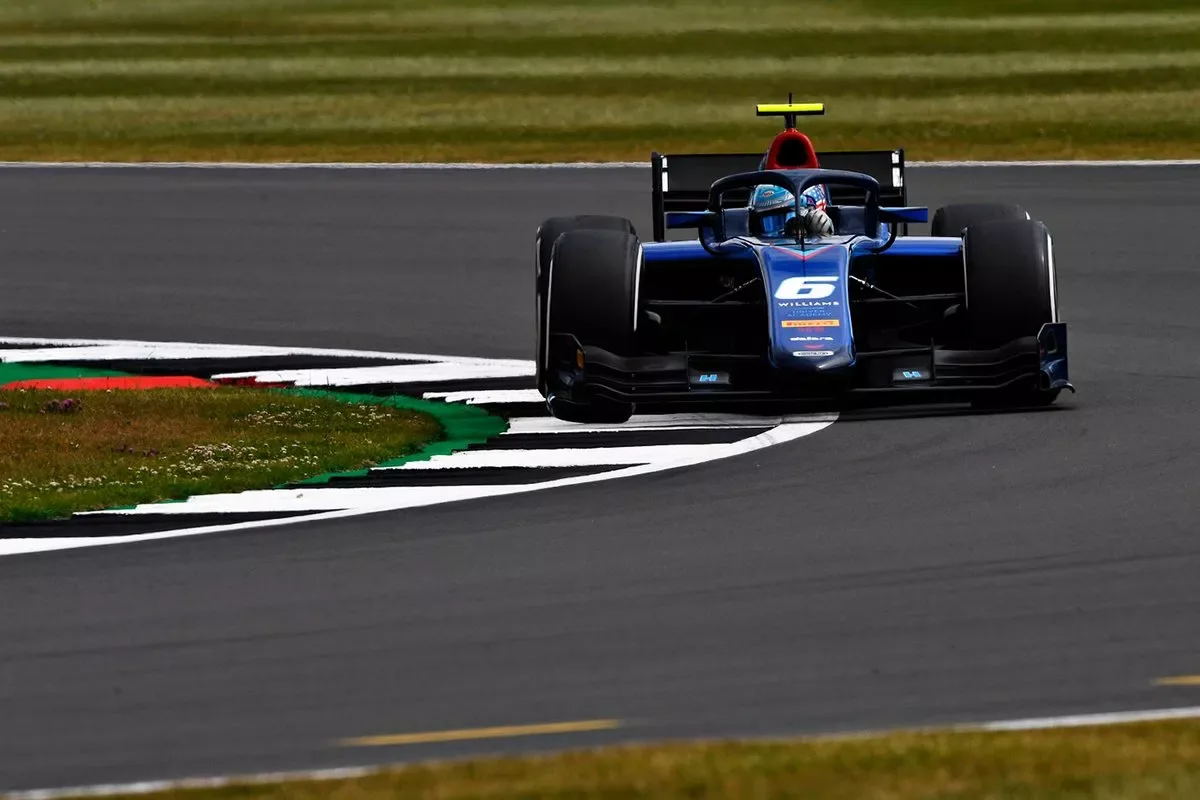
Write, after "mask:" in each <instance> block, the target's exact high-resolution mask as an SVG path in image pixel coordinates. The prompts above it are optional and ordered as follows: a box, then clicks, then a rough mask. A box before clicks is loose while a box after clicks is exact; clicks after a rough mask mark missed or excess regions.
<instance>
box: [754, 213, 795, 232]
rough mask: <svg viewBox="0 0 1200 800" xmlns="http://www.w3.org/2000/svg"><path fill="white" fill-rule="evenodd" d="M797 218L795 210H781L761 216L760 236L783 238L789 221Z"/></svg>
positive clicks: (759, 221)
mask: <svg viewBox="0 0 1200 800" xmlns="http://www.w3.org/2000/svg"><path fill="white" fill-rule="evenodd" d="M794 216H796V212H795V210H794V209H790V208H781V209H779V210H778V211H770V212H767V213H765V214H760V215H759V217H758V226H759V234H760V235H761V236H783V234H784V226H786V225H787V221H788V220H789V219H791V218H792V217H794Z"/></svg>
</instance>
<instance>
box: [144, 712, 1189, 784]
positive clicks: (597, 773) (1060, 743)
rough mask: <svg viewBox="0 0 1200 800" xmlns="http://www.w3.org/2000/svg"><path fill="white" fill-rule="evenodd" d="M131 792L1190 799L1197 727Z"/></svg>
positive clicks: (930, 739)
mask: <svg viewBox="0 0 1200 800" xmlns="http://www.w3.org/2000/svg"><path fill="white" fill-rule="evenodd" d="M139 796H140V797H145V798H149V800H158V799H159V798H161V799H162V800H166V798H172V800H174V799H175V798H178V799H179V800H232V799H233V798H238V799H239V800H242V799H248V798H262V799H263V800H316V799H317V798H335V799H336V800H382V799H383V798H393V797H405V798H437V800H454V799H455V798H489V799H490V800H509V798H512V800H516V799H517V798H521V799H522V800H532V799H533V798H566V797H571V798H618V797H619V798H640V797H646V798H663V799H664V800H669V799H670V798H688V799H689V800H695V799H696V798H708V797H713V798H717V797H720V798H726V797H728V798H735V797H736V798H746V799H747V800H752V799H754V798H793V797H794V798H805V800H809V799H810V798H821V800H863V798H871V800H909V799H910V798H930V799H931V800H932V799H933V798H937V800H967V798H971V800H1033V798H1051V797H1052V798H1056V800H1083V798H1089V799H1092V800H1098V799H1103V800H1125V799H1126V798H1128V799H1129V800H1133V799H1134V798H1136V799H1137V800H1165V799H1166V798H1172V799H1173V800H1174V799H1175V798H1179V799H1180V800H1182V799H1183V798H1189V799H1190V798H1195V797H1200V723H1198V722H1196V721H1171V722H1157V723H1138V724H1129V725H1120V726H1111V727H1093V728H1072V729H1057V730H1043V731H1033V732H1023V733H956V732H944V733H939V732H934V733H897V734H889V735H881V736H870V737H863V738H847V739H814V740H801V741H795V742H788V741H778V742H775V741H765V742H754V743H705V744H665V745H653V746H644V747H614V748H606V749H597V750H591V751H580V752H570V753H564V754H558V755H551V756H540V757H511V758H489V759H474V760H470V761H463V762H450V763H442V764H429V765H419V766H411V767H404V768H400V769H396V770H393V771H384V772H379V773H376V774H372V775H370V776H367V777H362V778H356V779H349V780H336V781H319V782H314V781H297V782H288V783H274V784H258V785H247V784H242V785H236V784H235V785H230V786H224V787H219V788H202V789H176V790H172V791H168V792H159V793H155V794H150V795H139Z"/></svg>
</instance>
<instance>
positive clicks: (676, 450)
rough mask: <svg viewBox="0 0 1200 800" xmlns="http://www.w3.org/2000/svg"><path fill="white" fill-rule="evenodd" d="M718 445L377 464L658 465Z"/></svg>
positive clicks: (469, 453) (704, 453)
mask: <svg viewBox="0 0 1200 800" xmlns="http://www.w3.org/2000/svg"><path fill="white" fill-rule="evenodd" d="M722 447H724V445H721V444H664V445H655V446H650V447H556V448H550V449H536V450H534V449H531V450H516V449H513V450H460V451H459V452H457V453H451V454H449V455H445V456H434V457H433V458H431V459H428V460H427V461H412V462H409V463H407V464H402V465H401V466H398V467H377V470H378V471H379V472H385V471H389V470H414V469H480V468H486V467H491V468H498V467H603V466H616V465H623V464H624V465H628V464H660V463H663V462H664V461H666V462H670V461H679V460H683V459H693V458H700V459H703V460H706V461H707V460H708V458H721V457H722V454H721V450H720V449H719V448H722Z"/></svg>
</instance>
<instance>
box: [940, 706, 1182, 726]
mask: <svg viewBox="0 0 1200 800" xmlns="http://www.w3.org/2000/svg"><path fill="white" fill-rule="evenodd" d="M1196 718H1200V706H1192V707H1188V708H1156V709H1150V710H1147V711H1117V712H1112V713H1102V714H1076V715H1074V716H1066V717H1033V718H1030V719H1012V720H1003V721H999V722H984V723H980V724H977V725H961V726H956V729H957V730H979V731H1036V730H1044V729H1048V728H1083V727H1087V726H1090V725H1120V724H1122V723H1127V722H1157V721H1160V720H1169V719H1196Z"/></svg>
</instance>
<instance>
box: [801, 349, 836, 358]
mask: <svg viewBox="0 0 1200 800" xmlns="http://www.w3.org/2000/svg"><path fill="white" fill-rule="evenodd" d="M833 354H834V353H833V351H832V350H796V351H795V352H793V353H792V355H794V356H795V357H796V358H828V357H829V356H831V355H833Z"/></svg>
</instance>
